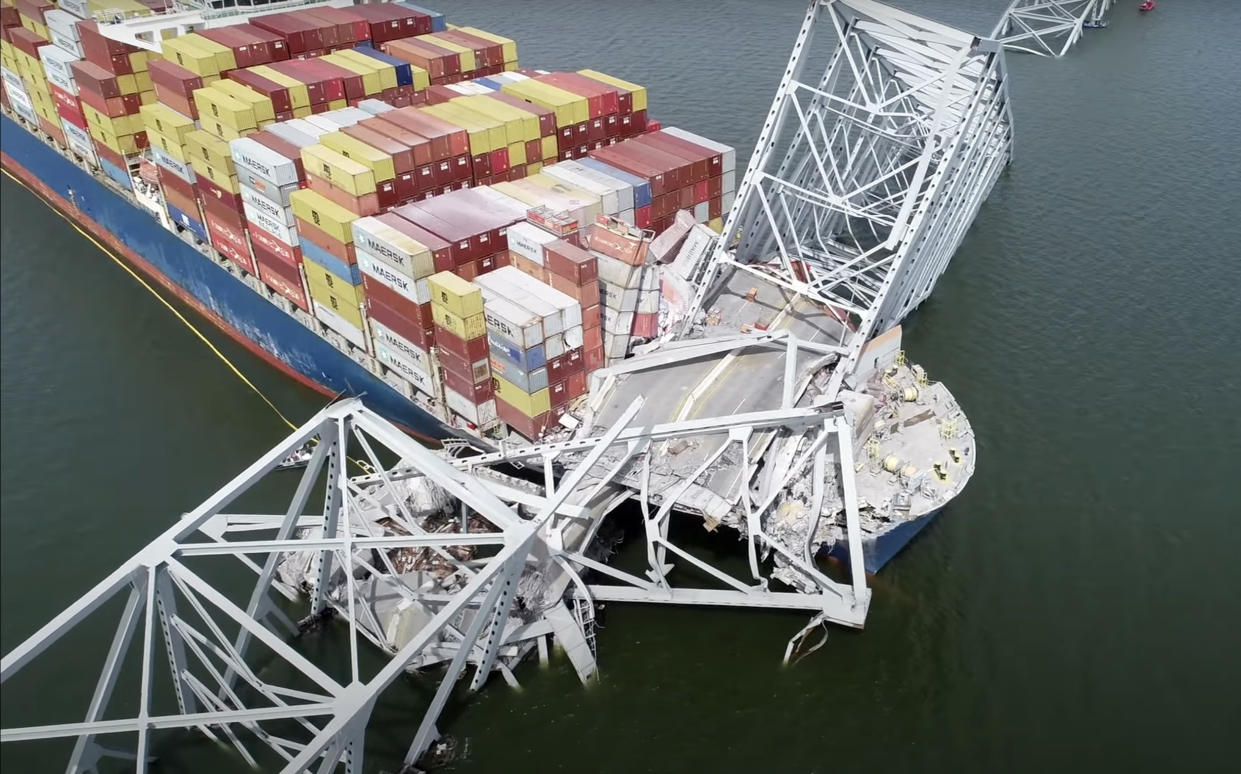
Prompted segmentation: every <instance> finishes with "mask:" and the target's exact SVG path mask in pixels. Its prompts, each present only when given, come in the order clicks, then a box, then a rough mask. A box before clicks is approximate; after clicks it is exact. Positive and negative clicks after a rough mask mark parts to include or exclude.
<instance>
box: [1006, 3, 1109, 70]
mask: <svg viewBox="0 0 1241 774" xmlns="http://www.w3.org/2000/svg"><path fill="white" fill-rule="evenodd" d="M1111 5H1112V0H1013V3H1012V4H1011V5H1010V6H1009V7H1008V9H1007V10H1006V11H1005V12H1004V16H1003V17H1001V19H1000V22H999V24H997V25H996V28H995V30H994V31H993V32H992V35H991V36H992V37H993V38H995V39H997V40H999V41H1001V42H1002V43H1003V44H1004V47H1005V48H1006V49H1008V50H1009V51H1016V52H1020V53H1023V54H1035V55H1037V56H1049V57H1062V56H1064V55H1065V54H1067V53H1068V52H1069V49H1071V48H1073V46H1074V45H1076V44H1077V42H1078V41H1079V40H1081V37H1082V30H1083V26H1082V25H1083V24H1085V23H1087V22H1096V21H1102V20H1103V17H1104V16H1105V15H1106V14H1107V11H1108V9H1109V8H1110V7H1111Z"/></svg>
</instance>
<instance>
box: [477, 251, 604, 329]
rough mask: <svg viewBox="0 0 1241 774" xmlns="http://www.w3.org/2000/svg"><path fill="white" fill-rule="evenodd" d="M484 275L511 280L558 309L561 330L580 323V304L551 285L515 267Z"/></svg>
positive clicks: (502, 268)
mask: <svg viewBox="0 0 1241 774" xmlns="http://www.w3.org/2000/svg"><path fill="white" fill-rule="evenodd" d="M485 276H487V277H495V278H497V279H499V278H501V277H503V278H504V280H505V281H510V282H512V283H513V284H514V285H516V286H517V287H519V288H521V289H522V290H524V291H525V292H526V293H529V294H530V295H532V296H534V297H536V298H539V299H541V300H543V301H546V302H547V303H549V304H551V305H552V306H554V307H556V308H557V309H559V310H560V328H561V330H564V329H565V328H570V327H572V326H574V325H581V324H582V306H581V304H579V303H578V302H577V300H576V299H574V298H573V297H572V296H570V295H568V294H567V293H561V292H560V291H559V290H556V289H555V288H553V287H552V286H551V285H548V284H546V283H544V282H540V281H539V280H537V279H535V278H534V277H531V276H530V275H529V274H526V273H524V272H522V271H521V270H520V269H518V268H516V267H513V266H504V267H501V268H499V269H496V270H495V271H493V272H491V273H490V274H487V275H485Z"/></svg>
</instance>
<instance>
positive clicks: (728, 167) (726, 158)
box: [663, 126, 737, 172]
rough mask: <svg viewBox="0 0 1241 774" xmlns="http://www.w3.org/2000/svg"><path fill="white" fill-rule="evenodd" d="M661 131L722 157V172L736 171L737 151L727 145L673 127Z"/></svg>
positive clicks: (666, 127)
mask: <svg viewBox="0 0 1241 774" xmlns="http://www.w3.org/2000/svg"><path fill="white" fill-rule="evenodd" d="M663 131H664V133H665V134H670V135H672V136H673V137H679V138H681V139H682V140H685V141H686V142H692V143H694V144H695V145H701V146H702V147H704V148H706V149H707V150H711V151H715V152H716V153H718V154H720V156H721V157H722V158H721V164H720V167H721V168H722V169H723V170H724V172H732V171H734V170H736V169H737V151H735V150H733V149H732V148H730V147H728V146H727V145H724V144H723V143H718V142H716V141H715V140H708V139H707V138H706V137H699V136H698V135H696V134H694V133H693V132H687V131H685V130H684V129H678V128H677V127H675V126H665V127H664V129H663Z"/></svg>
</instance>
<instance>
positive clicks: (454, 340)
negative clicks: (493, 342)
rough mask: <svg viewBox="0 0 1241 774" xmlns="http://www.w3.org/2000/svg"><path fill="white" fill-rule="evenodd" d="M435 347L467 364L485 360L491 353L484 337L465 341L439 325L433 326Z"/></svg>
mask: <svg viewBox="0 0 1241 774" xmlns="http://www.w3.org/2000/svg"><path fill="white" fill-rule="evenodd" d="M427 306H430V304H427ZM435 346H436V347H438V348H440V349H443V350H448V351H450V352H452V353H453V354H454V355H455V356H456V357H457V359H458V360H459V361H461V362H468V363H473V362H476V361H479V360H485V359H486V358H487V357H489V356H490V352H491V348H490V346H489V345H488V344H487V337H486V336H485V335H484V336H479V337H477V338H474V339H470V340H469V341H467V340H465V339H463V338H461V337H460V336H458V335H457V334H455V333H453V332H452V331H450V330H449V329H447V328H445V327H443V326H442V325H439V324H436V325H435Z"/></svg>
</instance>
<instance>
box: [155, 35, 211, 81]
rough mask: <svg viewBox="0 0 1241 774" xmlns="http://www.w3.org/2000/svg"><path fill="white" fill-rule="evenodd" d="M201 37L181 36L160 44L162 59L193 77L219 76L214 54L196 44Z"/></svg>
mask: <svg viewBox="0 0 1241 774" xmlns="http://www.w3.org/2000/svg"><path fill="white" fill-rule="evenodd" d="M203 39H204V38H203V37H202V36H201V35H194V34H190V35H181V36H180V37H176V38H169V39H167V40H164V41H162V42H161V44H160V47H161V48H162V49H163V53H164V58H165V59H167V60H168V61H169V62H173V63H174V64H179V65H181V66H182V67H184V68H185V69H187V70H189V71H190V72H192V73H194V74H195V75H201V76H208V75H219V74H220V65H219V62H218V61H217V60H216V56H215V52H214V51H211V50H210V49H207V48H205V47H203V46H201V45H199V44H198V41H200V40H203Z"/></svg>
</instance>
